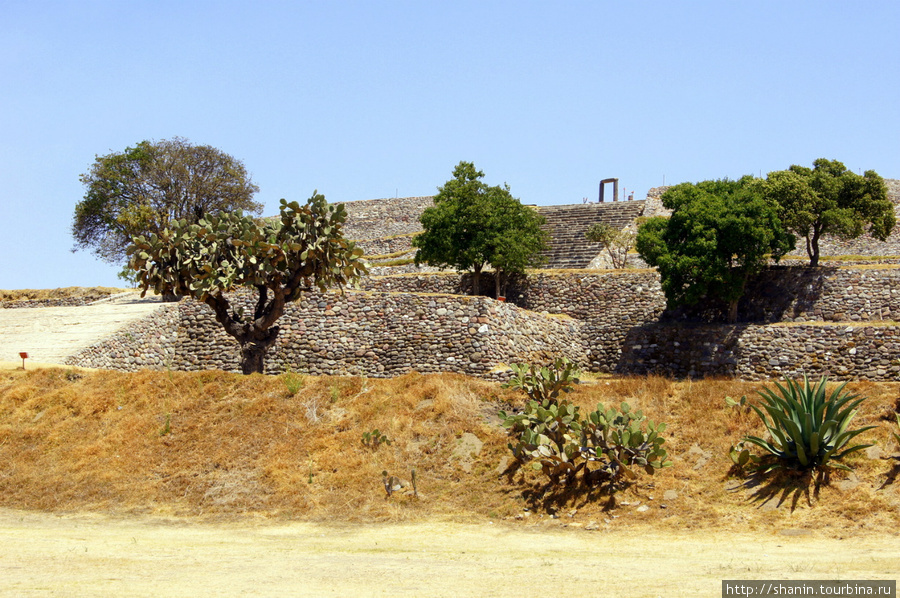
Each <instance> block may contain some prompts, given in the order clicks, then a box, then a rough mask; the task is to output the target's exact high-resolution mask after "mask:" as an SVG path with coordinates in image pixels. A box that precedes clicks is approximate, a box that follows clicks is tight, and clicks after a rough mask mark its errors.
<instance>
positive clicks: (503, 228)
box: [488, 185, 549, 297]
mask: <svg viewBox="0 0 900 598" xmlns="http://www.w3.org/2000/svg"><path fill="white" fill-rule="evenodd" d="M488 200H489V201H490V203H491V214H492V218H491V223H490V225H489V228H490V229H491V230H493V231H495V237H494V242H493V244H492V245H493V248H492V250H491V252H490V255H491V257H490V264H491V266H492V267H493V268H494V282H495V285H496V286H495V291H496V296H497V297H500V296H502V295H505V294H506V293H505V291H504V290H503V288H504V281H505V280H507V279H508V278H509V277H510V276H512V275H516V274H519V275H522V274H525V269H526V268H535V267H537V266H540V265H541V264H543V263H545V262H546V261H547V258H546V257H545V256H544V255H543V253H542V252H543V251H544V250H545V249H546V248H547V239H548V237H549V235H548V233H547V231H545V230H544V229H543V228H541V227H542V226H543V224H544V217H543V216H541V215H540V214H538V213H537V212H536V211H535V210H533V209H531V208H529V207H527V206H523V205H522V204H521V203H520V202H519V200H518V199H516V198H514V197H513V196H512V195H511V194H510V192H509V187H508V186H507V185H504V186H503V187H502V188H501V187H491V188H490V189H489V191H488Z"/></svg>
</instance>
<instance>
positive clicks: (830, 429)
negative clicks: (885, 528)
mask: <svg viewBox="0 0 900 598" xmlns="http://www.w3.org/2000/svg"><path fill="white" fill-rule="evenodd" d="M827 380H828V379H827V378H822V379H821V380H820V381H819V382H818V383H816V384H811V383H810V381H809V378H807V377H806V376H804V377H803V381H802V382H801V381H799V380H786V381H785V384H781V383H779V382H776V383H775V386H776V387H777V392H776V391H774V390H772V389H769V388H764V389H763V390H760V391H758V393H759V395H760V396H761V397H762V400H763V403H762V408H760V407H757V406H756V405H751V408H752V409H753V410H754V411H755V412H756V414H757V415H758V416H759V418H760V419H761V420H762V422H763V425H765V427H766V430H767V431H768V433H769V436H770V439H768V440H764V439H762V438H760V437H758V436H748V437H746V438H745V439H744V440H745V441H746V442H749V443H751V444H755V445H756V446H758V447H760V448H762V449H763V450H765V451H766V452H767V453H768V454H767V455H764V457H763V458H762V460H761V461H760V464H759V467H758V469H760V470H764V471H768V470H773V469H778V468H792V469H801V470H811V469H824V468H828V467H834V468H837V469H845V470H849V469H850V467H848V466H847V465H845V464H843V463H838V462H837V461H839V460H840V459H842V458H843V457H845V456H847V455H849V454H851V453H854V452H856V451H860V450H862V449H865V448H868V447H870V446H872V445H871V444H854V445H849V443H850V441H851V440H853V439H854V438H855V437H857V436H859V435H860V434H862V433H863V432H865V431H867V430H870V429H872V428H873V427H875V426H865V427H863V428H859V429H856V430H851V429H850V422H851V420H852V419H853V417H854V416H855V415H856V412H857V407H858V406H859V405H860V403H862V402H863V401H864V400H865V397H861V396H859V395H856V394H852V393H850V392H845V391H844V387H845V386H846V383H843V384H841V385H839V386H837V387H836V388H835V389H834V390H833V391H832V392H831V393H830V394H828V393H827V391H826V383H827Z"/></svg>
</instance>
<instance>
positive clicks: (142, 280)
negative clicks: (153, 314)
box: [127, 193, 367, 374]
mask: <svg viewBox="0 0 900 598" xmlns="http://www.w3.org/2000/svg"><path fill="white" fill-rule="evenodd" d="M346 219H347V213H346V211H345V210H344V206H343V205H338V206H332V205H329V204H328V203H327V202H326V201H325V198H324V197H323V196H322V195H319V194H318V193H314V194H313V196H312V197H311V198H310V199H309V201H308V202H307V203H306V205H304V206H300V205H299V204H298V203H297V202H291V203H288V202H287V201H285V200H283V199H282V200H281V217H280V219H278V220H275V221H272V222H263V223H261V222H258V221H256V220H255V219H254V218H252V217H249V216H244V215H243V214H242V213H240V212H223V213H221V214H213V215H209V216H206V217H205V218H201V219H200V220H199V222H197V223H196V224H192V223H190V222H188V221H187V220H179V221H173V222H171V223H170V226H169V227H168V228H164V229H163V230H162V231H160V232H159V233H158V234H157V233H150V234H149V235H147V236H143V235H141V236H137V237H135V238H134V241H133V244H132V245H130V246H129V247H128V249H127V253H128V255H129V256H130V261H129V263H130V266H131V267H132V268H133V269H134V270H136V271H137V274H138V276H137V278H138V283H139V285H140V287H141V288H142V290H143V292H142V295H143V294H145V293H146V292H147V290H148V289H150V288H152V289H153V290H154V291H155V292H156V293H163V292H165V290H166V289H169V288H171V289H174V291H175V292H176V293H178V294H180V295H187V296H190V297H193V298H194V299H196V300H198V301H202V302H204V303H206V304H207V305H209V307H210V308H212V310H213V312H214V313H215V317H216V321H218V322H219V324H221V325H222V326H223V328H224V329H225V332H226V333H228V334H229V335H230V336H232V337H234V339H235V340H237V342H238V343H239V344H240V346H241V371H243V373H245V374H251V373H254V372H259V373H262V372H263V371H264V363H263V361H264V358H265V354H266V352H267V351H268V349H269V347H271V346H272V345H273V344H274V343H275V339H276V338H277V336H278V331H279V329H278V326H275V322H276V321H277V320H278V318H280V317H281V316H282V314H284V308H285V305H286V304H287V303H289V302H291V301H296V300H297V299H299V298H300V296H301V294H302V292H303V291H311V290H313V289H314V288H317V289H319V290H320V291H325V290H326V289H327V288H328V287H332V286H338V287H343V285H346V284H349V283H353V282H355V281H356V280H358V279H359V277H360V276H362V275H364V274H366V273H367V272H366V267H365V265H364V263H363V262H362V261H360V257H361V256H362V253H363V252H362V250H361V249H357V248H356V247H355V246H354V245H353V243H351V242H350V241H348V240H347V239H345V238H344V237H343V236H342V227H343V224H344V222H345V221H346ZM240 287H248V288H250V289H254V290H255V291H256V295H257V296H256V301H255V307H254V308H253V310H252V313H246V314H245V313H244V310H243V309H242V308H240V307H238V308H233V306H232V305H231V303H230V301H229V299H228V298H227V297H226V296H225V294H226V293H231V292H233V291H235V290H236V289H238V288H240Z"/></svg>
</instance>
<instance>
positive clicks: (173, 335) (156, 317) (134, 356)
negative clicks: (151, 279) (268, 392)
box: [66, 303, 222, 372]
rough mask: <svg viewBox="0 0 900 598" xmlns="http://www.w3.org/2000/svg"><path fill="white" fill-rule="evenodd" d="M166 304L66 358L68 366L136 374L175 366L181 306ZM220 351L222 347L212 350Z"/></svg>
mask: <svg viewBox="0 0 900 598" xmlns="http://www.w3.org/2000/svg"><path fill="white" fill-rule="evenodd" d="M182 305H183V304H178V303H164V304H162V305H161V306H160V308H159V309H157V310H156V311H154V312H153V313H152V314H150V315H148V316H146V317H144V318H142V319H140V320H138V321H137V322H134V323H132V324H130V325H128V326H127V327H125V328H123V329H122V330H119V331H118V332H116V333H115V334H113V335H112V336H109V337H107V338H106V339H104V340H103V341H101V342H99V343H97V344H95V345H93V346H91V347H88V348H87V349H84V350H83V351H80V352H78V353H76V354H75V355H73V356H71V357H69V358H68V359H66V363H67V364H69V365H76V366H81V367H90V368H103V369H108V370H121V371H125V372H135V371H137V370H140V369H142V368H147V369H151V370H160V369H166V368H174V369H177V368H176V367H175V361H176V360H175V354H176V352H177V349H178V346H179V342H178V341H179V334H180V330H179V328H180V324H181V306H182ZM209 350H210V351H221V350H222V347H211V348H210V349H209Z"/></svg>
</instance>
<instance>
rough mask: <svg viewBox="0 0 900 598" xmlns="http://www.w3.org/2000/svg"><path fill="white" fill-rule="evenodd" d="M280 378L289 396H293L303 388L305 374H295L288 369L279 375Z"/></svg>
mask: <svg viewBox="0 0 900 598" xmlns="http://www.w3.org/2000/svg"><path fill="white" fill-rule="evenodd" d="M281 380H282V381H283V382H284V386H285V388H287V391H288V394H289V395H290V396H294V395H295V394H297V393H298V392H300V389H301V388H303V385H304V384H305V383H306V378H305V376H303V375H302V374H295V373H294V372H292V371H290V370H288V371H286V372H285V373H283V374H282V375H281Z"/></svg>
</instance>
